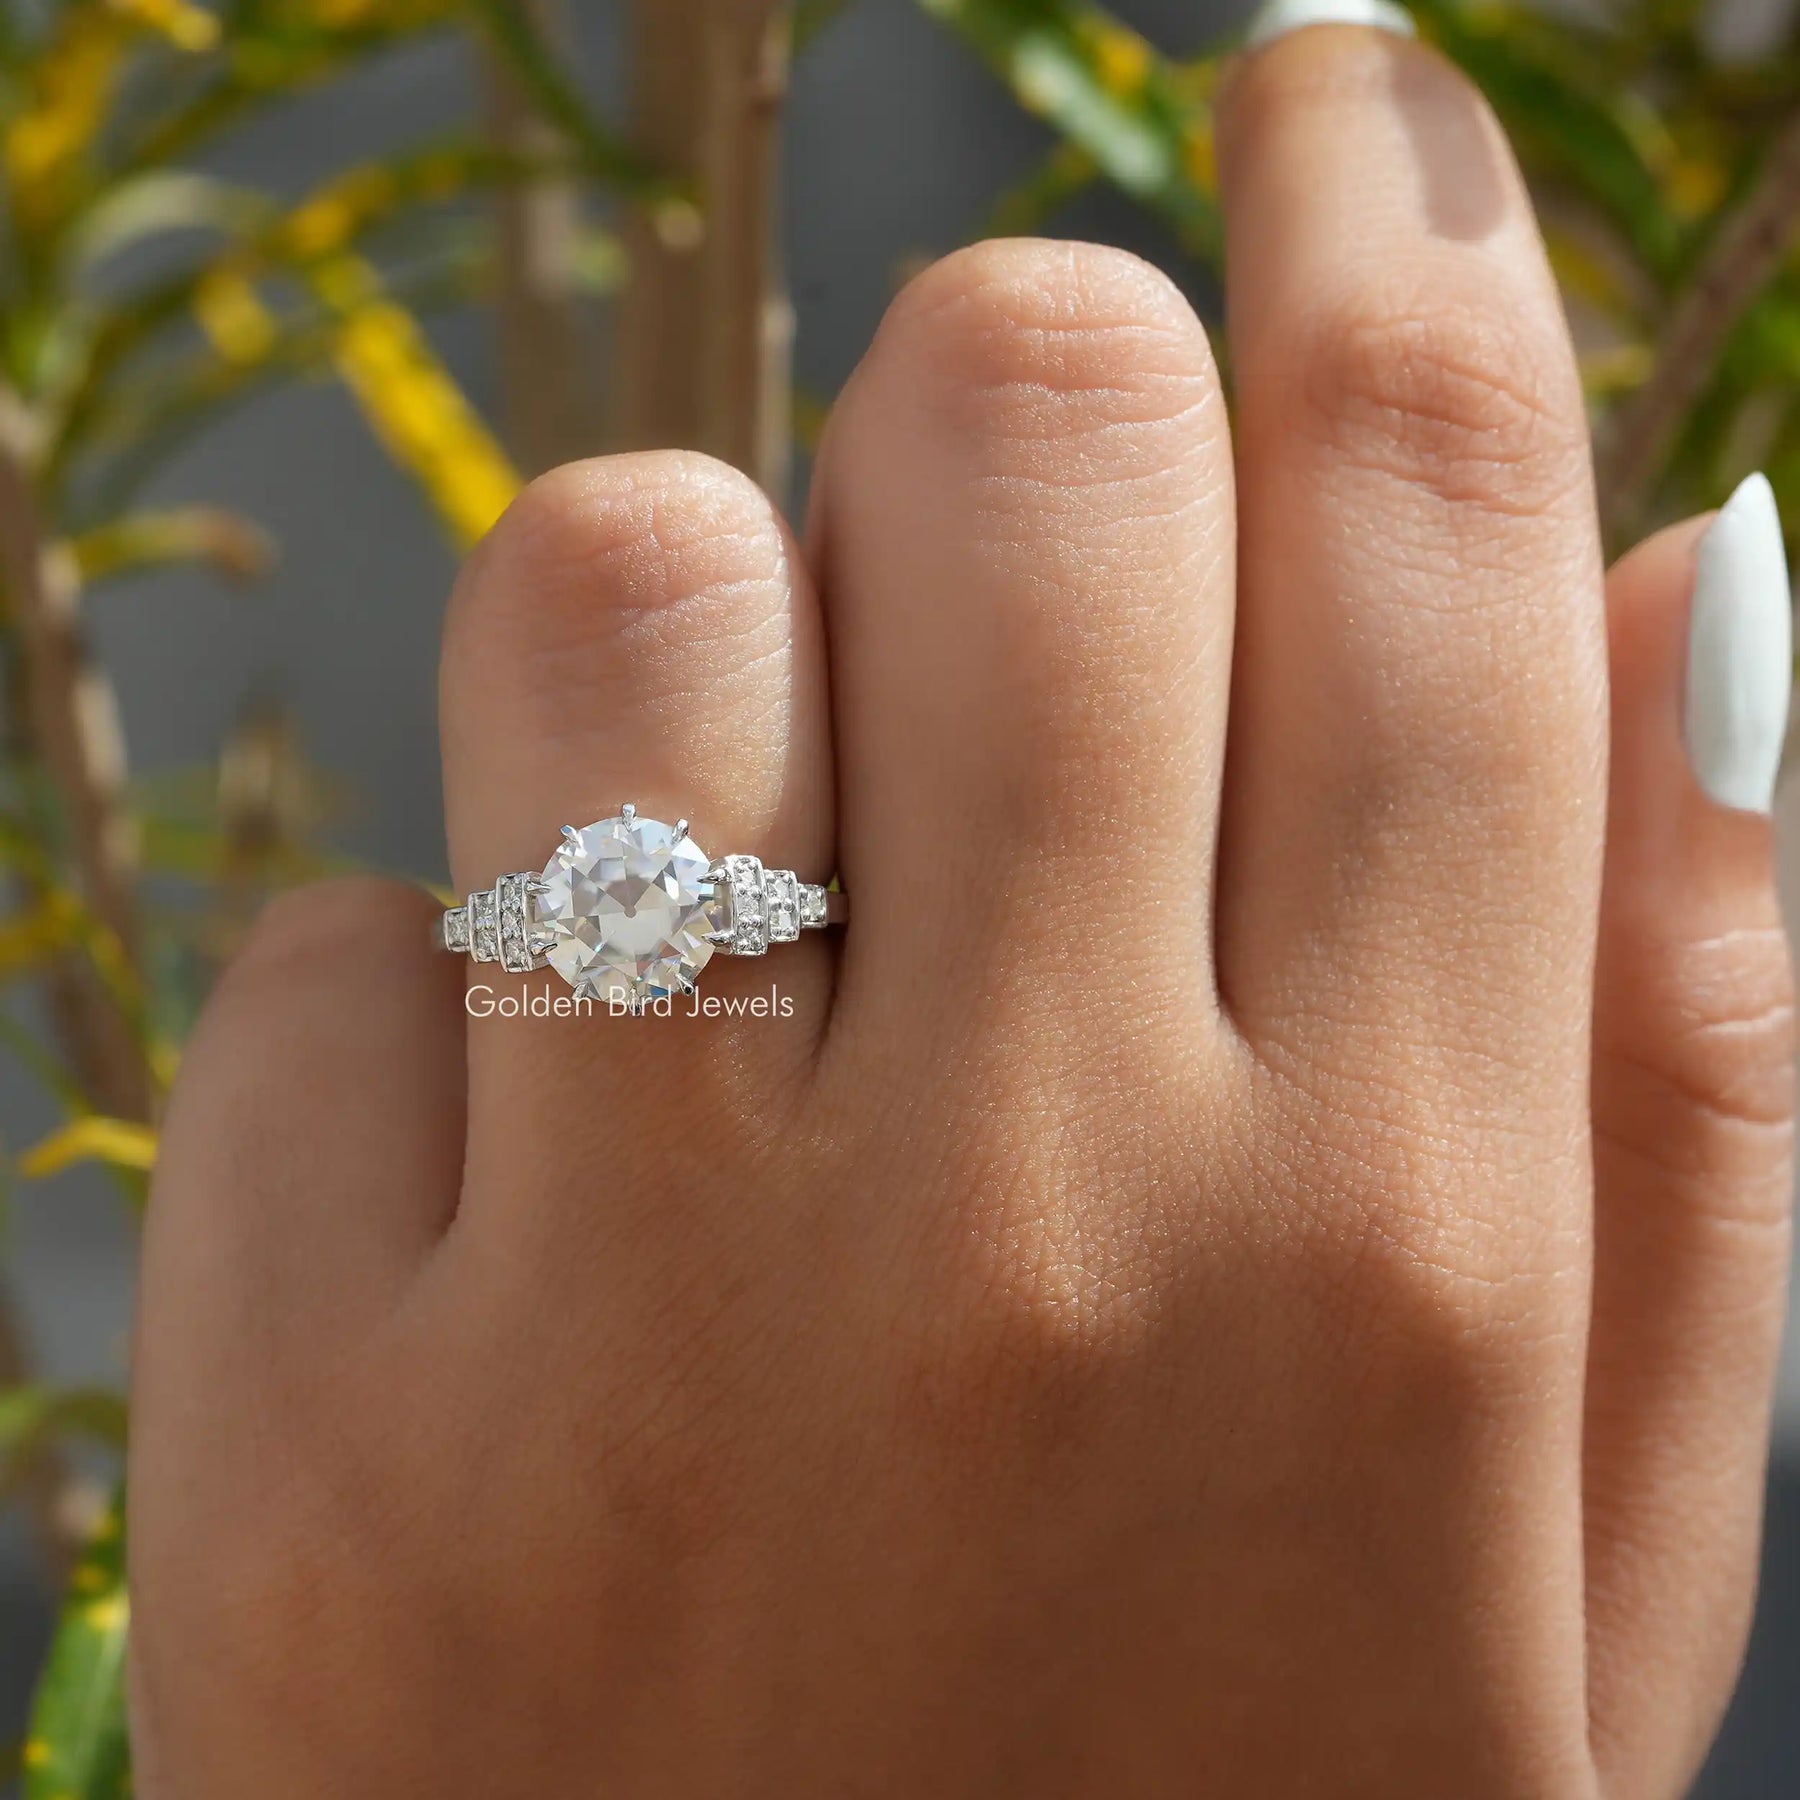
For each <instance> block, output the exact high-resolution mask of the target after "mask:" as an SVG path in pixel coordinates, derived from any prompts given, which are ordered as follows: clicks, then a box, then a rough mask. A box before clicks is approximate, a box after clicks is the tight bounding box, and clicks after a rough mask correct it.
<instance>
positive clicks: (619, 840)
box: [527, 813, 726, 1006]
mask: <svg viewBox="0 0 1800 1800" xmlns="http://www.w3.org/2000/svg"><path fill="white" fill-rule="evenodd" d="M712 866H713V865H712V862H711V859H710V858H709V857H708V856H707V854H706V852H705V851H704V850H702V849H701V848H700V846H699V845H698V844H696V843H695V842H694V840H693V839H692V838H691V837H685V836H684V837H681V838H677V837H676V835H675V830H674V827H673V826H670V825H665V824H664V823H663V822H662V821H661V820H660V819H643V818H638V817H637V816H636V815H635V814H630V813H621V814H620V815H619V816H618V817H617V818H612V819H600V820H598V821H596V822H595V823H594V824H592V825H589V826H587V827H586V828H585V829H583V830H581V831H578V832H574V833H572V834H571V835H570V836H568V837H566V838H565V839H564V840H563V842H562V843H561V844H560V845H559V846H558V847H557V851H556V854H555V855H554V856H552V857H551V858H550V860H549V862H548V863H546V864H545V865H544V872H543V874H542V875H541V876H540V877H538V878H537V880H536V882H535V883H534V884H533V885H532V886H531V888H530V889H529V914H528V926H527V929H528V932H530V933H532V934H534V935H532V936H530V937H528V940H527V941H528V944H530V945H541V946H543V949H542V954H543V956H544V958H545V960H547V961H548V962H549V964H550V966H551V967H552V968H553V969H555V970H556V971H557V973H558V974H559V975H561V976H562V978H563V979H564V980H565V981H566V982H568V984H569V985H570V987H572V988H573V989H574V990H575V992H576V994H577V995H578V996H581V997H583V998H586V999H590V1000H593V1001H596V1002H598V1003H601V1004H618V1003H623V1004H626V1005H630V1006H641V1005H643V1004H645V1003H647V1002H649V1001H651V1000H660V999H663V998H665V997H667V996H669V995H671V994H676V993H685V992H687V991H688V990H689V989H690V988H692V987H693V985H694V978H695V977H696V976H697V975H698V974H699V973H700V971H701V970H702V969H703V968H705V967H706V964H707V962H708V961H709V960H710V958H711V957H712V954H713V951H714V949H715V948H716V945H715V942H714V940H715V936H716V934H718V933H719V932H720V931H722V930H723V929H724V928H725V924H726V909H725V903H724V901H723V900H722V898H721V897H720V896H718V895H717V894H715V892H714V883H713V880H712Z"/></svg>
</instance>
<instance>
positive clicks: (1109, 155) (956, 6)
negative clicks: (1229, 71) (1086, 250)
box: [919, 0, 1224, 264]
mask: <svg viewBox="0 0 1800 1800" xmlns="http://www.w3.org/2000/svg"><path fill="white" fill-rule="evenodd" d="M919 3H920V5H922V6H923V7H924V8H925V10H926V11H927V12H929V13H931V14H933V15H934V16H935V17H937V18H939V19H942V20H943V21H944V22H945V23H946V24H948V25H950V26H952V27H953V28H954V29H955V30H956V31H958V32H960V33H961V35H962V36H963V37H965V38H966V39H967V40H968V41H969V42H970V43H971V44H973V45H974V46H975V48H976V49H977V50H979V51H980V52H981V54H982V56H983V58H984V59H985V60H986V61H987V63H988V64H989V66H990V67H991V68H992V69H993V70H994V71H995V73H996V74H997V75H999V77H1000V78H1001V79H1002V80H1003V81H1004V82H1005V83H1006V84H1007V86H1008V87H1010V88H1011V89H1012V92H1013V94H1014V96H1015V97H1016V98H1017V99H1018V101H1019V102H1020V104H1021V105H1023V106H1024V107H1025V108H1026V109H1027V111H1029V112H1033V113H1036V114H1037V115H1038V116H1039V117H1040V118H1042V119H1044V120H1045V121H1046V123H1048V124H1049V125H1051V126H1053V127H1054V128H1055V129H1056V130H1057V131H1059V132H1060V133H1061V134H1062V135H1063V136H1064V137H1065V138H1066V139H1068V140H1069V141H1070V142H1071V143H1073V144H1076V145H1078V146H1079V147H1080V148H1081V149H1082V150H1083V151H1085V152H1086V153H1087V155H1088V156H1090V157H1091V158H1092V159H1093V162H1094V165H1095V167H1096V168H1098V169H1099V171H1100V172H1101V174H1103V175H1104V176H1105V177H1106V178H1107V180H1109V181H1111V182H1112V183H1113V184H1114V185H1115V186H1116V187H1119V188H1122V189H1123V190H1124V191H1125V192H1126V193H1127V194H1129V195H1131V197H1132V198H1133V199H1135V200H1138V201H1140V202H1142V203H1143V204H1144V205H1145V206H1147V207H1149V208H1150V209H1151V210H1152V211H1153V212H1155V213H1157V214H1158V215H1159V216H1160V217H1161V218H1163V219H1164V220H1165V221H1166V222H1167V223H1168V224H1169V225H1170V226H1171V227H1172V228H1173V229H1174V231H1175V234H1176V236H1177V238H1178V239H1179V240H1180V242H1181V243H1182V245H1183V246H1184V247H1185V248H1186V249H1188V250H1189V251H1190V252H1191V253H1192V254H1194V255H1196V256H1198V257H1200V258H1201V259H1202V260H1204V261H1206V262H1208V263H1212V264H1216V263H1217V262H1218V260H1219V257H1220V255H1221V254H1222V251H1223V246H1224V232H1223V227H1222V222H1221V219H1220V214H1219V207H1218V202H1217V198H1216V191H1215V181H1214V175H1213V139H1212V108H1211V104H1210V96H1211V86H1212V81H1213V76H1214V68H1213V65H1212V64H1210V63H1200V64H1195V65H1191V66H1188V67H1181V66H1178V65H1176V64H1175V63H1173V62H1171V61H1170V60H1169V59H1168V58H1167V57H1165V56H1164V55H1162V54H1161V52H1159V51H1157V50H1155V49H1153V48H1152V47H1151V46H1150V45H1149V44H1148V43H1147V42H1145V40H1144V39H1143V38H1142V37H1140V36H1139V35H1138V33H1137V32H1135V31H1133V30H1131V29H1130V28H1129V27H1128V26H1126V25H1123V24H1121V23H1120V22H1119V21H1118V20H1117V19H1116V18H1114V17H1113V16H1112V14H1110V13H1108V12H1106V11H1105V10H1103V9H1102V8H1100V7H1097V6H1089V5H1085V4H1081V3H1080V0H919Z"/></svg>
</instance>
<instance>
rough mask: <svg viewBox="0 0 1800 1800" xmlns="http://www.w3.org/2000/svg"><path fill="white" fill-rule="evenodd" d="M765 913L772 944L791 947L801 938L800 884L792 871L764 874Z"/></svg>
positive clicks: (773, 870)
mask: <svg viewBox="0 0 1800 1800" xmlns="http://www.w3.org/2000/svg"><path fill="white" fill-rule="evenodd" d="M763 912H764V915H765V916H766V917H767V919H768V921H769V942H770V943H771V944H791V943H792V942H793V941H794V939H795V938H797V937H798V936H799V935H800V880H799V877H798V876H796V875H795V873H794V871H793V870H792V869H765V870H764V871H763Z"/></svg>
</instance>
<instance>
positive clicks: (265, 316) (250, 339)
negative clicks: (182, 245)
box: [194, 266, 279, 367]
mask: <svg viewBox="0 0 1800 1800" xmlns="http://www.w3.org/2000/svg"><path fill="white" fill-rule="evenodd" d="M194 314H195V317H196V318H198V319H199V321H200V329H201V330H202V331H204V332H205V333H206V335H207V337H208V338H209V339H210V340H211V342H212V346H213V348H214V349H215V350H217V351H218V353H219V354H220V355H221V356H222V357H224V358H225V360H226V361H227V362H229V363H236V364H238V365H239V366H240V367H242V366H245V365H247V364H250V363H255V362H260V361H261V360H262V359H263V358H264V357H265V356H267V355H268V354H269V351H270V350H271V349H272V348H273V347H274V344H275V340H276V338H277V336H278V335H279V327H278V326H277V325H276V322H275V315H274V314H273V313H272V312H270V311H269V309H268V307H266V306H265V305H264V304H263V302H262V297H261V296H260V295H259V294H258V293H257V291H256V284H255V283H254V282H253V281H251V279H250V278H249V276H247V275H246V274H245V273H244V272H243V271H242V270H241V269H235V268H231V267H229V266H222V267H220V268H217V269H214V270H213V271H212V272H211V273H210V274H208V275H207V276H206V277H205V278H204V279H203V280H202V281H201V283H200V285H199V287H198V288H197V289H196V290H195V293H194Z"/></svg>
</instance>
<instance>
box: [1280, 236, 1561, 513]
mask: <svg viewBox="0 0 1800 1800" xmlns="http://www.w3.org/2000/svg"><path fill="white" fill-rule="evenodd" d="M1291 370H1292V375H1291V379H1292V380H1293V381H1294V383H1295V384H1296V390H1297V391H1296V396H1295V397H1296V399H1297V401H1298V406H1297V408H1296V411H1297V414H1298V416H1299V417H1300V419H1301V420H1302V421H1303V422H1304V424H1305V427H1306V429H1307V431H1308V432H1309V434H1310V435H1311V436H1312V438H1313V439H1314V440H1315V441H1317V442H1322V443H1323V444H1324V445H1325V446H1326V447H1327V448H1328V449H1329V450H1331V451H1332V452H1334V453H1335V454H1337V455H1340V456H1342V457H1343V458H1344V459H1345V460H1346V461H1348V462H1349V463H1350V464H1351V465H1352V466H1353V467H1355V468H1357V469H1360V470H1363V471H1365V472H1367V473H1369V474H1372V475H1376V476H1381V477H1385V478H1387V479H1390V480H1393V481H1396V482H1400V483H1403V484H1405V485H1406V486H1408V487H1411V488H1415V489H1418V490H1419V491H1421V492H1423V493H1425V494H1427V495H1429V496H1432V497H1435V498H1437V499H1440V500H1442V501H1443V502H1445V503H1447V504H1450V505H1453V506H1457V507H1465V508H1469V509H1471V510H1472V511H1476V512H1488V513H1495V514H1500V515H1503V516H1507V517H1519V518H1529V517H1536V516H1539V515H1543V514H1546V513H1554V512H1557V511H1559V510H1561V509H1562V508H1563V507H1565V506H1566V505H1567V504H1569V502H1570V501H1571V500H1572V499H1573V498H1574V497H1575V496H1577V495H1584V494H1585V491H1586V487H1587V484H1588V480H1589V446H1588V435H1587V426H1586V418H1585V413H1584V409H1583V407H1582V402H1581V396H1580V391H1579V386H1578V383H1577V381H1576V379H1575V374H1574V368H1573V362H1572V358H1571V354H1570V351H1569V348H1568V345H1567V343H1566V341H1565V337H1564V334H1563V331H1562V328H1561V325H1560V322H1559V321H1558V320H1557V319H1556V318H1555V317H1554V316H1553V315H1552V314H1551V313H1550V312H1549V311H1548V310H1547V309H1546V307H1545V305H1544V304H1543V302H1542V301H1541V300H1540V299H1539V298H1538V297H1537V296H1535V295H1534V294H1530V293H1527V292H1525V291H1523V290H1522V289H1521V290H1517V291H1514V292H1510V293H1509V292H1508V291H1507V288H1506V284H1505V282H1504V281H1503V280H1501V281H1497V280H1496V278H1495V276H1494V274H1493V272H1492V271H1491V270H1489V269H1483V270H1471V269H1468V268H1466V267H1464V266H1462V264H1461V262H1460V261H1459V262H1458V263H1456V264H1449V265H1446V263H1445V262H1444V261H1442V260H1441V259H1434V262H1433V264H1432V265H1430V266H1427V267H1426V268H1424V269H1421V270H1416V271H1405V270H1401V271H1389V272H1387V273H1385V274H1384V275H1382V276H1381V277H1379V278H1376V279H1373V280H1369V281H1365V282H1363V283H1360V284H1359V285H1358V286H1357V288H1356V289H1355V290H1354V291H1353V292H1352V293H1351V294H1350V295H1348V296H1347V297H1345V298H1342V299H1340V300H1339V301H1338V302H1337V303H1336V304H1335V305H1331V306H1326V307H1323V308H1321V309H1320V316H1319V320H1318V323H1317V324H1316V325H1315V326H1314V327H1313V328H1312V330H1311V331H1310V333H1309V334H1308V335H1307V337H1306V338H1305V340H1304V341H1303V342H1302V343H1301V344H1300V345H1299V346H1298V348H1297V351H1296V354H1295V355H1294V357H1293V359H1292V362H1291Z"/></svg>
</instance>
